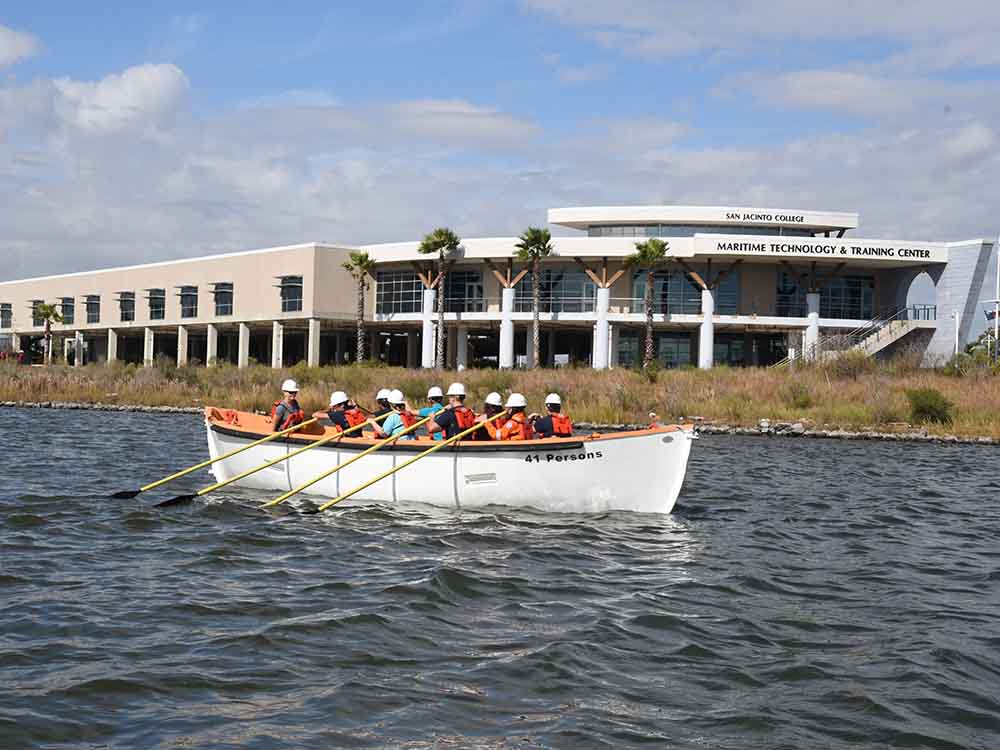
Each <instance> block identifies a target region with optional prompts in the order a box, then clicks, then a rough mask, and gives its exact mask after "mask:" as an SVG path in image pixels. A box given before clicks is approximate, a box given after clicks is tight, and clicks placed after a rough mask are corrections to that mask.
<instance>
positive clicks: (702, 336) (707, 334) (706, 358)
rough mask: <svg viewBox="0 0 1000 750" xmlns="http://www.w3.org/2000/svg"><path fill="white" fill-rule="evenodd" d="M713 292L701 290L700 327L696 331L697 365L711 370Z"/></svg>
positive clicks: (712, 354)
mask: <svg viewBox="0 0 1000 750" xmlns="http://www.w3.org/2000/svg"><path fill="white" fill-rule="evenodd" d="M714 314H715V292H714V291H713V290H711V289H702V290H701V315H702V321H701V328H700V330H699V332H698V367H699V368H701V369H702V370H711V369H712V364H713V362H714V360H715V322H714V320H713V315H714Z"/></svg>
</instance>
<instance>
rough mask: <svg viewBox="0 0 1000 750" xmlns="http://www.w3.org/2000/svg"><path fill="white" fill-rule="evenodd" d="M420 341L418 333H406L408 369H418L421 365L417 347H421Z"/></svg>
mask: <svg viewBox="0 0 1000 750" xmlns="http://www.w3.org/2000/svg"><path fill="white" fill-rule="evenodd" d="M419 343H420V342H419V340H418V338H417V331H407V332H406V366H407V367H417V365H419V364H420V360H419V358H418V356H417V346H418V345H419Z"/></svg>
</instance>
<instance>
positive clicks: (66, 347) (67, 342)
mask: <svg viewBox="0 0 1000 750" xmlns="http://www.w3.org/2000/svg"><path fill="white" fill-rule="evenodd" d="M72 343H73V339H71V338H70V337H69V336H67V337H66V338H64V339H63V362H65V363H66V364H67V365H68V364H69V353H70V350H72V348H73V347H72ZM12 345H13V347H14V351H15V352H16V351H17V350H18V349H20V348H21V342H20V341H19V340H18V338H17V336H16V335H15V336H14V341H13V343H12Z"/></svg>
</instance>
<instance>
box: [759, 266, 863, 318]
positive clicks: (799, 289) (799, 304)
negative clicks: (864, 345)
mask: <svg viewBox="0 0 1000 750" xmlns="http://www.w3.org/2000/svg"><path fill="white" fill-rule="evenodd" d="M775 292H776V294H775V315H777V316H779V317H783V318H784V317H787V318H804V317H806V315H808V314H809V306H808V304H807V301H806V294H807V293H808V289H807V288H806V286H805V285H803V284H800V283H799V281H798V280H797V279H796V278H795V277H794V276H792V275H791V274H790V273H788V272H786V271H779V272H778V284H777V289H776V290H775ZM819 316H820V317H821V318H840V319H845V320H871V319H872V318H873V317H875V277H874V276H870V275H866V274H857V275H850V276H838V277H837V278H835V279H830V280H829V281H827V282H826V283H825V284H824V285H823V289H822V291H821V292H820V295H819Z"/></svg>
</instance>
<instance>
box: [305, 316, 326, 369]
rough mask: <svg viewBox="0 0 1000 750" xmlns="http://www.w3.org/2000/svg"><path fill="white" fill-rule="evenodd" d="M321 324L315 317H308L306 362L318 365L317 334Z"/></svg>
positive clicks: (312, 365) (313, 365) (311, 365)
mask: <svg viewBox="0 0 1000 750" xmlns="http://www.w3.org/2000/svg"><path fill="white" fill-rule="evenodd" d="M322 328H323V325H322V323H320V321H319V319H317V318H309V343H308V346H307V347H306V348H307V352H306V364H307V365H309V366H310V367H319V335H320V332H321V331H322Z"/></svg>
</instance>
